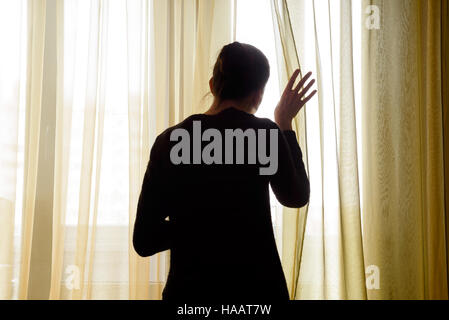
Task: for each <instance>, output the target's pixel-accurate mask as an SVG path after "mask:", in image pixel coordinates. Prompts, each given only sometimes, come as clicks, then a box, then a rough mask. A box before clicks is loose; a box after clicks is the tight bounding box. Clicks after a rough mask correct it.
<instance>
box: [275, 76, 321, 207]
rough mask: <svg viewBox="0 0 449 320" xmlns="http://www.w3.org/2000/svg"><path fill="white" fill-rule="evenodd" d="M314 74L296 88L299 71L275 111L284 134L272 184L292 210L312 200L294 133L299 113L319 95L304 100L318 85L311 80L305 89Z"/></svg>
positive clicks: (280, 139) (279, 135) (277, 193)
mask: <svg viewBox="0 0 449 320" xmlns="http://www.w3.org/2000/svg"><path fill="white" fill-rule="evenodd" d="M311 74H312V73H311V72H309V73H307V74H306V75H305V76H304V78H302V79H301V80H300V81H299V82H298V84H297V85H296V87H295V88H293V84H294V82H295V80H296V77H297V76H298V75H299V69H297V70H295V72H294V73H293V75H292V77H291V78H290V80H289V82H288V83H287V86H286V87H285V90H284V92H283V94H282V97H281V99H280V101H279V103H278V105H277V106H276V109H275V111H274V118H275V122H276V124H277V125H278V127H279V130H280V134H278V137H279V138H278V162H279V164H278V170H277V172H276V173H275V174H274V175H273V177H272V179H271V180H270V184H271V187H272V189H273V192H274V194H275V195H276V198H277V199H278V200H279V202H280V203H281V204H282V205H284V206H286V207H292V208H300V207H303V206H304V205H306V204H307V202H308V201H309V197H310V184H309V178H308V177H307V173H306V170H305V166H304V162H303V160H302V152H301V148H300V147H299V145H298V142H297V140H296V134H295V132H294V131H293V130H292V121H293V119H294V118H295V117H296V115H297V114H298V112H299V110H301V108H302V107H303V106H304V105H305V104H306V102H307V101H309V100H310V99H311V98H312V97H313V96H314V95H315V93H316V90H314V91H312V93H310V94H309V95H308V96H306V97H304V96H305V95H306V93H307V91H308V90H309V89H310V88H311V86H312V85H313V83H314V82H315V80H314V79H313V80H311V81H310V82H309V83H308V84H307V86H306V87H305V88H304V89H302V88H303V86H304V84H305V83H306V81H307V79H308V78H309V77H310V76H311Z"/></svg>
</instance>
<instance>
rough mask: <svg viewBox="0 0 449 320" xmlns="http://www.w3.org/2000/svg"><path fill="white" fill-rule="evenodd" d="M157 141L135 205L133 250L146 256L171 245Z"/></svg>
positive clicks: (164, 187) (165, 195)
mask: <svg viewBox="0 0 449 320" xmlns="http://www.w3.org/2000/svg"><path fill="white" fill-rule="evenodd" d="M160 156H161V150H160V143H159V142H158V139H156V141H155V143H154V145H153V148H152V149H151V154H150V161H149V163H148V166H147V170H146V172H145V177H144V180H143V184H142V190H141V193H140V196H139V202H138V205H137V215H136V221H135V224H134V233H133V245H134V249H135V250H136V252H137V253H138V254H139V255H140V256H142V257H147V256H151V255H153V254H155V253H158V252H161V251H164V250H167V249H170V244H171V225H170V221H167V220H165V218H166V217H167V216H168V210H167V207H166V206H167V202H166V201H165V199H166V198H167V193H166V184H165V181H164V176H163V170H162V167H161V165H160Z"/></svg>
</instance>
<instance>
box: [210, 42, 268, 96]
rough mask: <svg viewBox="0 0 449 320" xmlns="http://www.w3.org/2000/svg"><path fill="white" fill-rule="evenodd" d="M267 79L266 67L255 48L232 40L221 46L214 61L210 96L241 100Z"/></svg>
mask: <svg viewBox="0 0 449 320" xmlns="http://www.w3.org/2000/svg"><path fill="white" fill-rule="evenodd" d="M269 76H270V64H269V63H268V59H267V58H266V57H265V55H264V54H263V53H262V51H260V50H259V49H257V48H256V47H254V46H252V45H250V44H246V43H240V42H238V41H234V42H233V43H230V44H227V45H225V46H224V47H223V48H222V49H221V51H220V53H219V55H218V58H217V61H216V62H215V66H214V71H213V78H212V93H213V94H214V95H215V96H216V97H217V98H218V99H219V100H220V101H222V100H225V99H233V100H241V99H244V98H246V97H247V96H249V95H250V94H251V93H252V92H254V91H256V90H259V89H262V88H263V87H264V86H265V85H266V83H267V81H268V78H269Z"/></svg>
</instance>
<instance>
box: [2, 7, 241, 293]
mask: <svg viewBox="0 0 449 320" xmlns="http://www.w3.org/2000/svg"><path fill="white" fill-rule="evenodd" d="M0 5H1V10H0V11H1V13H0V14H1V18H2V26H3V23H5V26H6V25H7V26H8V28H7V29H5V28H2V31H0V37H1V40H3V41H4V43H11V47H10V48H8V50H7V51H6V53H2V59H0V60H1V62H0V70H1V72H0V83H1V86H0V101H1V108H0V114H1V118H0V121H1V123H0V125H1V129H0V130H1V131H0V139H1V140H0V143H1V150H2V154H1V156H0V163H1V169H0V179H1V184H0V185H1V189H0V209H1V210H0V219H1V224H0V225H1V232H0V234H1V251H0V252H1V253H0V265H1V268H0V281H1V285H0V288H1V289H0V290H1V291H0V292H1V295H2V296H1V297H2V298H5V299H11V298H19V299H27V298H32V299H48V298H50V299H128V298H130V299H160V298H161V293H162V289H163V287H164V285H165V279H166V276H167V272H168V263H169V260H168V258H169V255H168V252H162V253H160V254H158V255H156V256H153V257H150V258H145V259H144V258H141V257H139V256H137V255H136V254H135V252H134V250H133V248H132V242H131V237H132V229H133V224H134V218H135V216H134V215H135V211H136V203H137V199H138V195H139V193H140V187H141V183H142V179H143V174H144V172H145V168H146V165H147V162H148V158H149V157H148V156H149V150H150V148H151V145H152V142H153V140H154V138H155V137H156V135H157V134H158V133H160V132H161V131H162V130H164V129H165V128H167V127H168V126H170V125H173V124H175V123H177V122H179V121H181V120H182V119H184V118H185V117H186V116H188V115H190V114H192V113H195V112H201V111H202V110H204V109H205V107H206V105H207V104H209V103H210V102H211V101H210V99H211V97H210V96H205V94H206V93H207V92H208V91H209V88H208V80H209V77H210V75H211V73H212V68H213V63H214V62H215V59H216V56H217V54H218V53H219V50H220V49H221V48H222V46H223V45H225V44H227V43H229V42H232V41H233V39H234V37H235V10H236V6H235V1H233V0H226V1H225V0H217V1H196V0H184V1H178V0H170V1H166V0H150V1H145V0H141V1H134V0H133V1H125V0H124V1H107V0H94V1H57V0H47V1H35V0H33V1H31V0H30V1H17V2H9V1H4V2H1V3H0ZM7 30H9V31H7ZM11 30H13V31H11ZM44 44H45V46H44ZM41 106H42V108H41ZM41 109H42V115H41ZM20 117H22V118H26V119H25V120H26V121H25V120H24V121H20V119H21V118H20ZM22 123H24V128H21V127H19V125H20V124H22ZM39 141H40V142H41V143H39ZM22 179H23V183H22ZM22 197H23V206H22V203H21V201H22ZM22 207H23V208H22ZM14 222H15V223H14ZM12 226H14V227H12ZM19 271H20V272H19Z"/></svg>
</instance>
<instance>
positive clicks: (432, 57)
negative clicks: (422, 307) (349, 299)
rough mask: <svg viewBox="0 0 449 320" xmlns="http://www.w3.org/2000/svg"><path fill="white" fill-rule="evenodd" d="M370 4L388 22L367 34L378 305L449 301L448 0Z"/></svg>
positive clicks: (367, 227) (367, 131) (370, 207)
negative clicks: (448, 201) (448, 184)
mask: <svg viewBox="0 0 449 320" xmlns="http://www.w3.org/2000/svg"><path fill="white" fill-rule="evenodd" d="M363 5H364V7H368V6H373V7H370V8H371V9H373V8H374V11H373V12H371V13H370V14H371V15H373V14H374V15H375V16H373V18H374V19H377V17H376V15H378V17H380V19H377V20H378V21H379V25H378V28H374V29H373V28H364V29H363V33H362V40H363V48H364V50H363V64H362V68H363V143H362V145H363V155H364V158H363V172H364V177H365V178H364V190H365V192H364V197H363V198H364V208H365V211H364V219H363V226H364V248H365V261H366V262H367V264H374V265H377V266H379V270H380V287H379V289H378V290H370V291H369V298H371V299H447V298H448V288H447V251H446V250H447V242H446V234H445V233H446V227H447V225H446V222H447V218H446V217H445V214H446V213H445V212H446V211H445V203H444V199H445V195H444V192H445V191H444V185H445V177H444V157H443V146H444V144H443V131H444V128H443V118H442V116H443V115H447V109H446V108H447V98H446V100H444V98H443V96H444V95H446V96H447V89H448V88H447V83H446V84H445V85H444V81H445V79H447V52H446V54H445V53H444V51H442V50H444V48H445V47H446V48H447V1H407V0H401V1H364V3H363ZM444 20H446V22H444ZM373 22H375V21H373ZM367 23H370V21H368V22H367ZM444 34H446V37H443V35H444ZM446 50H447V49H446ZM445 63H446V69H445V70H444V69H443V68H442V67H443V66H444V64H445ZM444 101H445V102H444ZM443 103H446V105H444V107H445V108H443ZM446 124H447V122H446ZM446 130H447V128H446ZM446 132H447V131H446ZM446 190H447V189H446Z"/></svg>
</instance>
